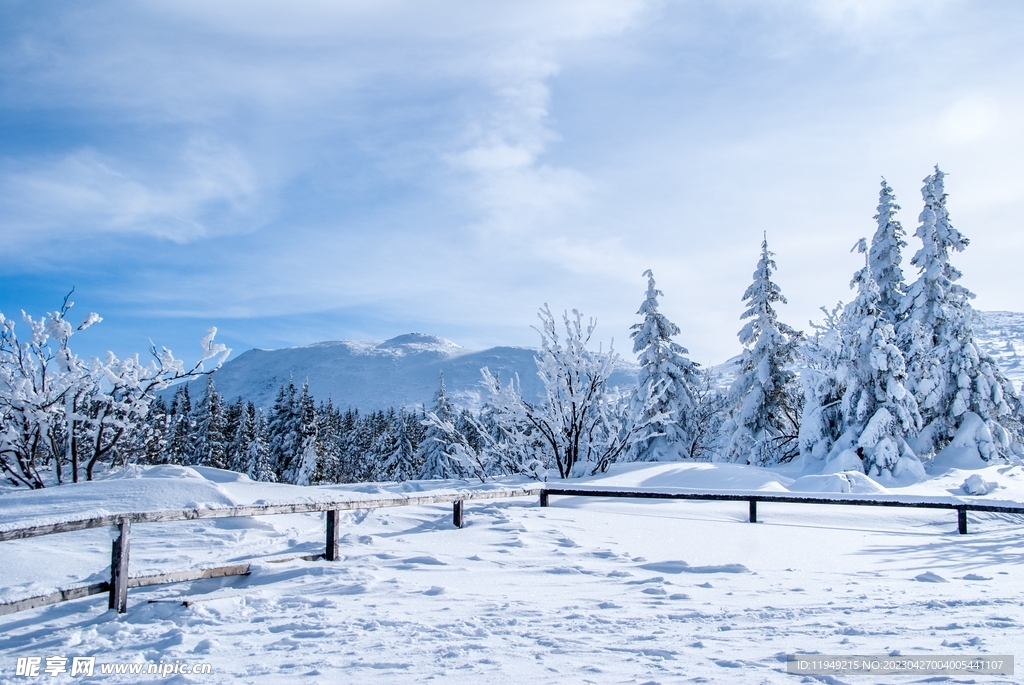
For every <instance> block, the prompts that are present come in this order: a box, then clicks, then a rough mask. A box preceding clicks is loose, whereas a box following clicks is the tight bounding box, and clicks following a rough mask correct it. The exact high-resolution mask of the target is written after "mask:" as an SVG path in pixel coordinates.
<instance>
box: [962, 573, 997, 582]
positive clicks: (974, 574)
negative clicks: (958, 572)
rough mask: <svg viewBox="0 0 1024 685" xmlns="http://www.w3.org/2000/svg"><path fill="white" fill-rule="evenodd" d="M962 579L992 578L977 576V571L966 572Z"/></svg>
mask: <svg viewBox="0 0 1024 685" xmlns="http://www.w3.org/2000/svg"><path fill="white" fill-rule="evenodd" d="M963 579H964V580H992V579H991V578H987V577H985V576H979V575H978V574H977V573H968V574H967V575H966V576H964V578H963Z"/></svg>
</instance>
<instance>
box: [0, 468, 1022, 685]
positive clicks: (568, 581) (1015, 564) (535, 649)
mask: <svg viewBox="0 0 1024 685" xmlns="http://www.w3.org/2000/svg"><path fill="white" fill-rule="evenodd" d="M798 468H799V467H798V466H790V467H786V468H782V469H775V470H766V469H759V468H753V467H745V466H736V465H712V464H647V465H622V466H618V467H613V469H612V470H611V471H610V472H609V473H608V474H605V475H603V476H601V477H598V478H593V479H589V482H591V483H594V484H605V485H610V486H611V485H614V486H618V487H692V488H702V489H705V488H706V489H715V490H727V489H738V490H766V491H787V490H795V491H814V490H818V491H822V490H825V491H830V490H832V491H834V490H836V489H841V488H837V482H836V481H835V480H834V479H830V478H829V477H820V476H819V477H816V478H814V477H812V478H807V477H804V478H799V477H800V476H801V474H800V473H799V472H798V470H797V469H798ZM940 471H941V469H940ZM972 475H977V476H979V479H980V480H982V481H985V482H987V483H990V484H995V485H996V486H997V487H996V489H995V490H994V491H992V492H991V493H990V494H988V495H985V496H980V497H976V498H974V499H977V500H979V501H985V500H989V499H998V500H1010V501H1018V502H1024V470H1022V468H1021V466H1019V465H1018V466H1008V465H1003V466H990V467H987V468H983V469H980V470H970V471H968V470H962V469H950V470H946V471H945V472H944V473H936V474H934V477H933V478H931V479H929V480H927V481H925V482H923V483H919V484H917V485H914V486H912V487H908V488H898V489H891V490H889V491H888V492H889V493H892V494H915V495H930V496H943V497H948V496H951V495H955V496H962V497H966V496H967V495H966V493H965V492H964V490H963V488H962V484H963V483H964V481H965V480H967V478H968V477H969V476H972ZM839 477H840V476H836V477H835V478H839ZM976 480H978V479H976ZM446 485H450V484H445V483H428V484H412V485H406V486H404V489H406V490H408V489H410V488H425V487H445V486H446ZM865 487H869V489H875V488H880V486H877V485H874V486H865ZM389 488H393V489H403V488H402V487H400V486H387V487H385V488H381V487H380V486H376V485H362V486H335V487H329V488H307V489H302V488H297V487H295V486H287V485H268V484H263V483H253V482H249V481H248V480H246V479H245V478H244V477H237V476H235V475H234V474H230V473H227V472H222V471H216V470H213V469H198V470H195V469H182V468H178V467H155V468H150V469H146V470H144V471H140V472H135V473H133V474H128V477H121V478H112V479H108V480H105V481H100V482H97V483H87V484H81V485H78V486H63V487H60V488H52V489H50V490H45V491H41V492H24V491H22V492H13V493H7V494H4V495H2V497H0V525H2V526H4V527H7V526H9V525H12V524H13V523H15V522H19V521H24V520H26V519H29V518H34V517H36V516H38V515H41V514H44V515H48V516H51V517H67V516H73V515H75V514H76V513H86V512H96V511H99V510H105V511H112V510H115V509H122V510H124V509H132V508H146V509H163V508H171V507H182V506H186V505H187V506H195V505H197V504H200V505H202V504H207V505H211V506H218V505H226V504H242V503H247V502H255V501H259V500H264V501H271V500H282V499H288V498H293V499H294V498H298V497H308V496H325V495H337V494H338V493H339V492H341V491H344V490H356V491H361V492H364V493H365V492H379V491H381V490H387V489H389ZM853 489H854V490H857V489H858V487H856V486H855V487H854V488H853ZM551 504H552V506H551V507H549V508H546V509H541V508H539V507H538V504H537V500H536V499H535V498H520V499H514V500H496V501H486V502H479V503H469V504H467V508H466V514H467V516H466V526H465V528H463V529H461V530H458V529H455V528H454V527H453V526H452V523H451V507H450V506H449V505H437V506H417V507H403V508H395V509H379V510H371V511H358V512H351V513H347V514H343V515H342V522H343V525H342V537H341V548H342V554H343V558H342V560H340V561H338V562H333V563H329V562H325V561H316V562H306V561H290V562H284V563H269V562H268V561H267V559H268V558H272V557H274V556H289V555H294V554H310V553H317V552H319V551H321V550H322V546H323V535H324V532H323V531H324V524H323V516H322V515H312V514H311V515H290V516H277V517H262V518H253V519H221V520H213V521H192V522H183V523H166V524H145V525H138V526H135V527H134V529H133V532H132V548H131V572H132V574H133V575H143V574H149V573H157V572H169V571H175V570H182V569H187V568H198V567H204V566H216V565H224V564H227V563H231V562H238V561H242V560H254V559H256V560H257V561H254V562H253V573H252V575H250V576H248V577H232V578H226V579H218V580H205V581H197V582H193V583H180V584H175V585H165V586H157V587H151V588H145V589H133V590H131V591H130V593H129V610H128V613H127V614H125V615H122V616H118V615H116V614H114V613H113V612H110V611H108V610H107V609H106V596H105V595H99V596H96V597H92V598H87V599H81V600H75V601H72V602H66V603H63V604H60V605H55V606H50V607H45V608H40V609H33V610H29V611H24V612H19V613H16V614H11V615H7V616H3V617H0V682H3V683H8V682H9V683H21V682H30V679H26V678H24V677H19V676H16V675H15V665H16V662H17V658H18V657H24V656H42V657H44V658H45V657H46V656H50V655H63V656H68V657H72V656H95V657H96V658H97V663H98V664H100V663H113V662H122V661H139V660H145V661H152V662H159V661H161V660H163V661H164V662H165V663H166V662H174V661H178V660H180V661H181V662H182V663H209V664H211V667H212V670H213V675H211V676H198V675H196V676H184V675H176V676H171V677H169V678H166V679H163V678H154V677H152V676H150V677H149V678H150V680H149V681H147V680H146V678H144V677H143V678H140V677H139V676H128V675H125V676H100V675H97V676H96V679H95V682H105V683H106V682H112V683H113V682H126V683H127V682H156V681H160V682H179V683H186V682H196V683H198V682H254V683H279V682H290V681H292V680H294V679H299V678H301V680H302V681H303V682H309V683H316V682H323V683H337V682H380V683H394V682H399V683H401V682H410V683H411V682H424V681H431V680H433V681H439V682H440V681H443V682H446V683H448V682H466V683H470V682H473V683H479V682H501V683H506V682H507V683H519V682H530V683H537V682H552V683H553V682H594V683H648V682H657V683H677V682H721V683H736V682H751V683H761V682H765V683H775V682H778V683H782V682H787V683H788V682H794V679H795V678H796V676H791V675H787V674H786V673H785V669H786V664H785V656H784V655H785V654H787V653H793V652H820V653H825V654H831V653H838V654H876V653H877V654H889V653H892V652H895V651H899V652H901V653H903V654H905V655H906V654H931V655H935V654H983V653H987V654H1013V653H1014V652H1015V651H1019V649H1018V646H1019V645H1021V644H1024V608H1022V607H1024V563H1022V562H1024V544H1022V537H1021V536H1022V532H1021V525H1020V524H1021V522H1022V517H1018V516H1012V515H999V514H972V515H971V517H970V519H971V529H970V534H969V535H966V536H962V535H958V534H957V529H956V516H955V513H954V512H948V511H932V510H914V509H871V508H866V507H840V506H835V507H833V506H820V505H781V504H762V505H761V506H760V508H759V518H760V522H759V523H757V524H750V523H747V522H746V517H747V512H746V505H745V503H716V502H667V501H637V500H600V499H582V498H568V497H564V498H559V497H552V502H551ZM0 550H2V558H3V560H4V561H3V576H2V577H3V583H2V589H0V601H10V600H13V599H17V598H22V597H27V596H32V595H37V594H41V593H43V592H47V591H51V590H53V589H55V588H65V587H69V586H72V585H77V584H81V583H83V582H98V581H100V580H104V579H106V577H107V573H108V569H107V567H108V565H109V554H110V551H109V550H110V532H109V530H107V529H104V530H92V531H82V532H76V533H67V534H61V535H53V536H46V537H41V538H35V539H31V540H23V541H13V542H3V543H0ZM260 559H262V560H260ZM184 600H188V601H189V603H188V605H187V606H186V605H184V604H183V601H184ZM63 678H64V680H63V681H62V680H61V677H57V678H50V677H48V676H44V677H43V679H44V680H45V681H46V682H86V681H87V679H83V678H82V677H77V676H76V677H74V678H71V677H70V676H63ZM922 680H923V679H922V678H920V677H918V678H913V677H898V678H894V677H885V678H884V679H873V678H872V677H864V676H861V677H857V678H852V677H849V678H845V679H844V678H839V679H834V680H831V681H827V682H858V683H862V682H921V681H922ZM953 682H1020V680H1019V676H1018V677H1016V678H1014V677H994V676H993V677H987V678H986V677H977V678H974V679H964V678H959V679H953Z"/></svg>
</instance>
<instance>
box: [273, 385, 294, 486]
mask: <svg viewBox="0 0 1024 685" xmlns="http://www.w3.org/2000/svg"><path fill="white" fill-rule="evenodd" d="M295 393H296V390H295V382H294V381H293V380H292V379H291V377H289V378H288V383H287V384H286V385H282V386H281V389H280V390H279V391H278V393H277V399H276V400H274V407H273V409H271V412H270V418H269V425H268V433H267V442H268V443H269V447H270V457H271V461H272V463H273V465H274V466H273V468H274V473H275V475H276V477H277V480H279V481H282V482H286V483H287V482H291V481H289V480H288V479H287V476H286V474H287V475H294V467H293V464H294V462H295V461H296V459H297V458H298V455H299V453H300V449H301V447H302V439H301V437H300V436H299V412H298V406H297V403H296V399H295Z"/></svg>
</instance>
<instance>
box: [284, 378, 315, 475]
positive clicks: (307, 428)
mask: <svg viewBox="0 0 1024 685" xmlns="http://www.w3.org/2000/svg"><path fill="white" fill-rule="evenodd" d="M296 419H297V421H296V430H297V435H296V446H297V449H296V452H295V456H294V457H293V458H292V460H291V462H290V463H289V465H288V467H287V468H286V469H285V471H284V476H283V477H282V480H283V481H284V482H286V483H294V484H295V485H310V484H311V482H312V479H313V476H314V474H315V473H316V471H317V462H318V461H319V459H320V449H319V447H320V445H319V440H318V431H317V428H318V426H317V416H316V403H315V402H314V401H313V396H312V395H310V394H309V383H308V382H304V383H303V384H302V393H301V394H300V395H299V401H298V403H297V405H296Z"/></svg>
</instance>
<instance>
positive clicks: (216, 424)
mask: <svg viewBox="0 0 1024 685" xmlns="http://www.w3.org/2000/svg"><path fill="white" fill-rule="evenodd" d="M192 449H193V452H192V454H191V455H189V460H188V463H189V464H194V465H198V466H212V467H214V468H217V469H226V468H227V467H228V435H227V416H226V408H225V406H224V397H223V396H222V395H221V394H220V393H219V392H217V387H216V386H215V385H214V383H213V376H212V375H210V376H207V377H206V394H205V395H203V399H201V400H200V401H199V404H198V405H197V406H196V409H195V429H194V439H193V444H192Z"/></svg>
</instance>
